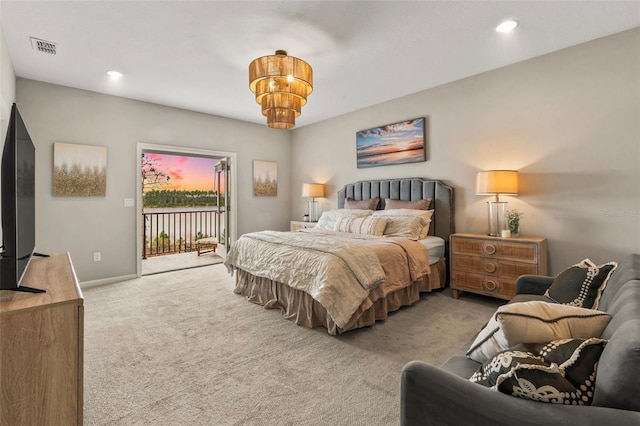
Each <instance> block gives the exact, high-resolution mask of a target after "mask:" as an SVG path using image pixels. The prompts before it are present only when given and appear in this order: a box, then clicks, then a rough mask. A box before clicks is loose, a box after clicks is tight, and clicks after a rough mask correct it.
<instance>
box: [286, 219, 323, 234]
mask: <svg viewBox="0 0 640 426" xmlns="http://www.w3.org/2000/svg"><path fill="white" fill-rule="evenodd" d="M316 223H318V222H303V221H301V220H292V221H291V223H290V225H289V226H290V227H291V231H292V232H293V231H297V230H298V229H310V228H315V227H316Z"/></svg>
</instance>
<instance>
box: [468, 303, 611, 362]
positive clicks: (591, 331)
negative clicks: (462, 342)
mask: <svg viewBox="0 0 640 426" xmlns="http://www.w3.org/2000/svg"><path fill="white" fill-rule="evenodd" d="M610 320H611V315H609V314H606V313H604V312H600V311H596V310H592V309H584V308H578V307H575V306H569V305H561V304H556V303H547V302H543V301H531V302H521V303H510V304H507V305H503V306H501V307H499V308H498V310H497V311H496V313H495V314H494V315H493V316H492V317H491V319H490V320H489V322H488V323H487V325H486V326H485V327H484V328H483V329H482V331H480V333H479V334H478V336H477V337H476V339H475V340H474V342H473V343H472V344H471V347H470V348H469V350H468V351H467V356H468V357H469V358H471V359H473V360H475V361H478V362H484V361H486V360H488V359H489V358H491V357H492V356H494V355H495V354H496V353H498V352H500V351H502V350H505V349H509V348H511V347H513V346H515V345H517V344H519V343H544V342H550V341H552V340H557V339H566V338H590V337H600V334H601V333H602V330H604V328H605V327H606V326H607V324H608V323H609V321H610Z"/></svg>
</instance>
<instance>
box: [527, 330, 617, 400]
mask: <svg viewBox="0 0 640 426" xmlns="http://www.w3.org/2000/svg"><path fill="white" fill-rule="evenodd" d="M606 345H607V341H606V340H603V339H598V338H595V337H594V338H591V339H561V340H554V341H552V342H549V343H547V344H545V345H534V346H533V347H532V348H531V349H532V350H533V352H534V353H536V354H538V355H540V356H541V357H543V358H544V359H545V361H547V362H548V363H554V364H557V365H558V366H560V368H562V369H563V370H564V377H565V378H566V379H567V380H569V382H571V384H572V385H573V386H575V387H576V389H577V392H578V393H579V396H580V399H581V400H582V402H583V403H584V405H590V404H591V401H592V400H593V391H594V389H595V380H596V371H597V367H598V360H599V359H600V355H602V351H604V347H605V346H606Z"/></svg>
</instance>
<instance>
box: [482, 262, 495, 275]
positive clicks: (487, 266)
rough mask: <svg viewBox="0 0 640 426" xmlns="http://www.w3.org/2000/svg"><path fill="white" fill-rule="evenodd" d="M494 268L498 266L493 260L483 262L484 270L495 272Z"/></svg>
mask: <svg viewBox="0 0 640 426" xmlns="http://www.w3.org/2000/svg"><path fill="white" fill-rule="evenodd" d="M496 269H498V267H497V266H496V264H495V263H493V262H487V263H485V264H484V270H485V271H486V272H489V273H490V274H491V273H493V272H495V271H496Z"/></svg>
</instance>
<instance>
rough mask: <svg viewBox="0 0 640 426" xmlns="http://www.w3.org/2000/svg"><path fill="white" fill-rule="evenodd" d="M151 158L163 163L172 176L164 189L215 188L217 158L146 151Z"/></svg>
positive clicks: (205, 189) (206, 189) (168, 173)
mask: <svg viewBox="0 0 640 426" xmlns="http://www.w3.org/2000/svg"><path fill="white" fill-rule="evenodd" d="M145 155H146V156H148V157H149V159H153V160H155V161H157V162H158V163H159V164H161V168H162V170H163V171H164V173H165V174H167V175H168V176H170V177H171V179H170V180H169V182H167V184H166V185H164V186H163V187H162V189H168V190H172V189H176V190H178V191H180V190H184V191H192V190H201V191H210V190H213V189H215V184H214V179H215V166H216V164H217V163H218V160H217V159H215V158H202V157H187V156H184V155H168V154H156V153H151V152H149V153H145Z"/></svg>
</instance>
